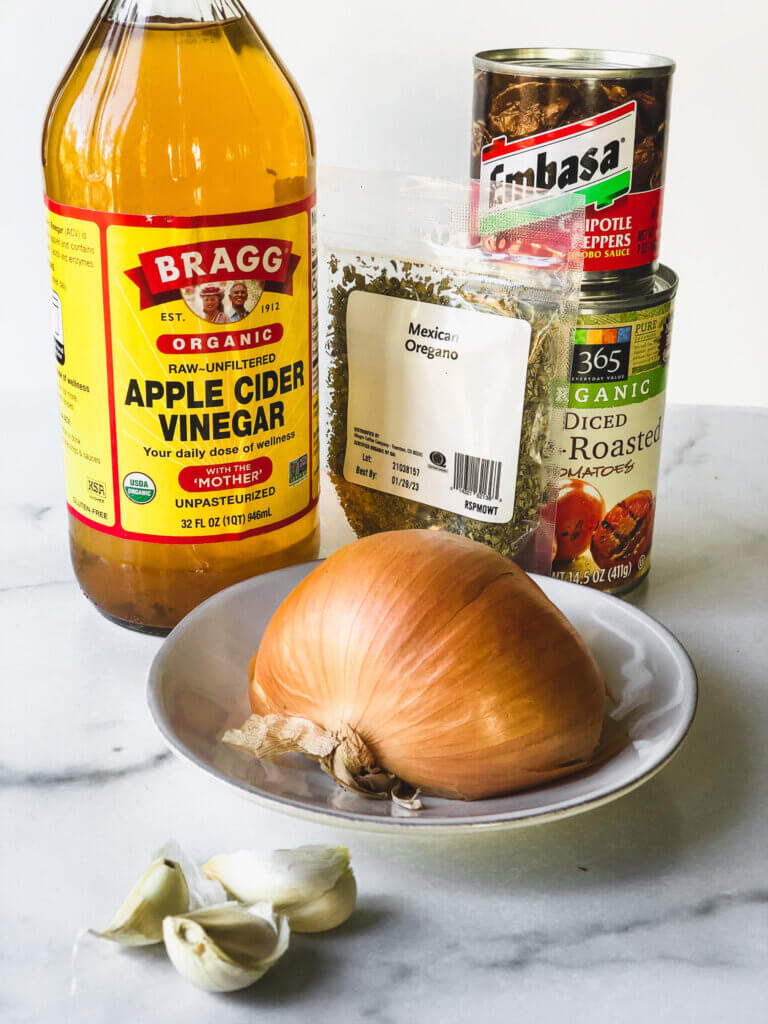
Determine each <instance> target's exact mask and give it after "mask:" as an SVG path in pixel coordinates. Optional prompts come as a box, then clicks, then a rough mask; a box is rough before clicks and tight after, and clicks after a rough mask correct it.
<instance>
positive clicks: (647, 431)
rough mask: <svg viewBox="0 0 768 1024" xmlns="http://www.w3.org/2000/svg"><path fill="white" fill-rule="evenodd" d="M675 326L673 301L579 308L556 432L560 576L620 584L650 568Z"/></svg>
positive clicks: (556, 570) (611, 586)
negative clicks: (619, 309)
mask: <svg viewBox="0 0 768 1024" xmlns="http://www.w3.org/2000/svg"><path fill="white" fill-rule="evenodd" d="M671 325H672V303H671V302H664V303H661V304H660V305H657V306H653V307H652V308H650V309H643V310H639V311H636V312H627V313H589V314H579V318H578V321H577V328H576V331H575V333H574V339H573V341H574V344H573V361H572V367H571V375H570V383H569V387H568V399H567V409H566V412H565V414H564V418H563V424H562V428H561V431H560V433H559V435H558V448H559V451H560V455H561V467H562V468H561V479H560V486H559V491H558V500H557V526H556V547H555V564H554V566H553V575H554V576H556V577H557V578H558V579H563V580H568V581H570V582H572V583H582V584H586V585H588V586H592V587H597V588H599V589H601V590H623V589H625V588H627V587H628V586H630V585H631V584H633V583H635V582H637V581H639V580H640V579H641V578H642V577H643V576H644V575H645V574H646V573H647V572H648V569H649V568H650V555H651V540H652V536H653V522H654V518H655V511H656V491H657V486H658V476H659V459H660V452H661V435H662V428H663V423H664V401H665V388H666V381H667V365H668V362H669V346H670V331H671Z"/></svg>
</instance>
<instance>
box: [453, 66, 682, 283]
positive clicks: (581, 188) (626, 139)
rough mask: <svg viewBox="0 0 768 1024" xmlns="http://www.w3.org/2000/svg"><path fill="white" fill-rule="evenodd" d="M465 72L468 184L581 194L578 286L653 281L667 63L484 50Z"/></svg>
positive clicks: (668, 79) (668, 83)
mask: <svg viewBox="0 0 768 1024" xmlns="http://www.w3.org/2000/svg"><path fill="white" fill-rule="evenodd" d="M474 67H475V85H474V102H473V125H472V159H471V167H470V173H471V175H472V177H473V178H476V179H480V180H481V181H485V182H489V183H491V185H492V184H493V183H498V184H499V185H500V186H505V185H510V184H511V185H516V186H523V187H529V188H538V189H546V190H549V191H553V192H580V193H582V194H583V195H584V199H585V202H586V204H587V208H586V234H585V250H584V273H585V281H588V280H590V279H592V280H602V281H604V282H609V281H611V280H616V281H618V280H624V281H626V280H628V279H630V280H631V279H633V278H641V277H645V276H648V275H650V274H652V273H654V272H655V271H656V270H657V269H658V253H659V239H660V235H661V211H662V200H663V191H664V167H665V163H666V151H667V135H668V122H669V98H670V86H671V77H672V74H673V72H674V69H675V65H674V62H673V61H671V60H669V59H668V58H667V57H655V56H652V55H650V54H641V53H624V52H614V51H611V50H571V49H516V50H485V51H483V52H482V53H478V54H477V55H476V56H475V59H474ZM490 195H491V196H492V195H493V189H492V188H491V189H490Z"/></svg>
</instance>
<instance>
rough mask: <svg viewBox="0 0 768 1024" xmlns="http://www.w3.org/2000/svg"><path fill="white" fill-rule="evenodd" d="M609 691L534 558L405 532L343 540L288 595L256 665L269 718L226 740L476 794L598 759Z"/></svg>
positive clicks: (350, 784) (365, 778)
mask: <svg viewBox="0 0 768 1024" xmlns="http://www.w3.org/2000/svg"><path fill="white" fill-rule="evenodd" d="M244 685H245V680H244ZM604 698H605V685H604V683H603V679H602V677H601V675H600V672H599V670H598V668H597V665H596V663H595V661H594V659H593V658H592V656H591V654H590V653H589V651H588V650H587V647H586V646H585V644H584V642H583V641H582V640H581V638H580V637H579V636H578V634H577V633H576V631H575V630H574V629H573V627H572V626H571V625H570V623H569V622H568V621H567V620H566V619H565V618H564V616H563V615H562V614H561V613H560V612H559V611H558V609H557V608H556V607H555V606H554V605H553V604H552V603H551V602H550V601H549V600H548V599H547V598H546V597H545V596H544V594H543V593H542V591H541V590H540V589H539V588H538V587H537V586H536V584H535V583H534V582H533V581H532V580H531V579H530V578H529V577H528V576H526V574H525V573H524V572H523V571H522V570H521V569H519V568H518V567H517V566H516V565H514V564H513V563H512V562H510V561H509V560H508V559H507V558H505V557H504V556H503V555H501V554H499V553H498V552H496V551H492V550H491V549H490V548H488V547H486V546H485V545H482V544H477V543H475V542H474V541H471V540H468V539H467V538H466V537H456V536H453V535H451V534H448V533H444V532H442V531H434V530H403V531H396V532H392V533H381V534H377V535H375V536H372V537H366V538H364V539H362V540H358V541H355V542H354V543H352V544H349V545H347V546H346V547H344V548H342V549H340V550H339V551H337V552H336V553H335V554H334V555H332V556H331V557H330V558H328V559H327V560H326V561H325V562H324V563H323V564H322V565H320V566H319V567H318V568H317V569H315V570H314V571H313V572H312V573H311V574H310V575H309V576H308V577H307V578H306V579H305V580H304V581H303V582H302V583H300V584H299V586H297V587H296V588H295V589H294V590H293V592H292V593H291V594H290V595H289V596H288V597H287V598H286V599H285V601H284V602H283V603H282V604H281V606H280V607H279V608H278V610H277V612H276V613H275V614H274V616H273V617H272V620H271V622H270V623H269V625H268V627H267V630H266V632H265V633H264V637H263V639H262V642H261V645H260V647H259V650H258V653H257V654H256V655H255V657H254V658H253V661H252V663H251V669H250V701H251V707H252V709H253V716H252V717H251V718H250V719H248V721H247V722H246V723H245V724H244V725H243V727H242V728H241V729H236V730H230V731H229V732H227V733H226V734H225V736H224V740H225V742H228V743H230V744H232V745H234V746H237V747H240V748H242V749H245V750H248V751H250V752H251V753H253V754H254V755H256V756H257V757H271V756H274V755H276V754H284V753H289V752H292V751H297V752H302V753H304V754H307V755H308V756H310V757H313V758H315V759H316V760H317V761H318V762H319V763H320V765H321V767H322V768H323V769H324V770H325V771H326V772H328V774H329V775H331V777H332V778H333V779H334V780H335V781H336V782H337V783H339V784H340V785H342V786H344V787H345V788H346V789H349V790H352V791H353V792H357V793H361V794H363V795H365V796H371V797H380V798H384V797H387V796H390V795H392V796H393V797H395V798H397V797H398V796H399V794H400V791H401V789H402V784H403V783H405V784H407V785H408V786H410V787H417V788H420V789H421V790H423V791H424V792H425V793H430V794H434V795H438V796H444V797H453V798H460V799H464V800H474V799H481V798H484V797H492V796H499V795H502V794H504V793H509V792H512V791H514V790H519V789H525V788H528V787H530V786H535V785H539V784H541V783H545V782H549V781H551V780H553V779H557V778H561V777H563V776H566V775H569V774H572V773H573V772H575V771H577V770H578V769H579V768H583V767H585V766H587V765H588V764H589V763H590V761H591V759H592V757H593V755H594V752H595V750H596V748H597V745H598V742H599V739H600V733H601V728H602V724H603V716H604Z"/></svg>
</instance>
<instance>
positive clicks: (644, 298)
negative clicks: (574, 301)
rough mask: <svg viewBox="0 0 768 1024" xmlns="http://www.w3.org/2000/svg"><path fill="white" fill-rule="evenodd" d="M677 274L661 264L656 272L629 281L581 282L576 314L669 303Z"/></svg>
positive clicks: (644, 307)
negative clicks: (577, 312)
mask: <svg viewBox="0 0 768 1024" xmlns="http://www.w3.org/2000/svg"><path fill="white" fill-rule="evenodd" d="M677 283H678V278H677V274H676V273H675V272H674V270H672V269H671V268H670V267H665V266H664V265H663V264H662V265H661V266H659V269H658V271H657V272H656V273H655V274H649V275H648V276H647V277H645V278H641V279H639V280H635V281H631V282H623V283H622V282H616V281H612V282H610V283H598V282H591V281H589V282H588V281H587V280H586V279H585V280H584V281H583V282H582V286H581V297H580V299H579V313H586V314H589V313H590V312H592V311H594V312H615V313H618V312H626V311H627V310H634V309H647V308H648V307H649V306H654V305H656V304H657V303H662V302H668V301H669V300H670V299H672V298H674V296H675V293H676V292H677Z"/></svg>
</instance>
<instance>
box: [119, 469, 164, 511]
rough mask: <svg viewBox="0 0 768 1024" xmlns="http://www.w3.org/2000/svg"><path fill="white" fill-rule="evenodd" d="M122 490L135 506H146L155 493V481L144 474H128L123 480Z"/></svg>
mask: <svg viewBox="0 0 768 1024" xmlns="http://www.w3.org/2000/svg"><path fill="white" fill-rule="evenodd" d="M123 490H124V491H125V496H126V497H127V498H130V500H131V501H133V502H134V503H135V504H136V505H148V504H149V503H150V501H152V499H153V498H154V496H155V494H156V493H157V488H156V487H155V481H154V480H153V479H152V477H151V476H147V474H146V473H128V474H127V476H125V477H124V479H123Z"/></svg>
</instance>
